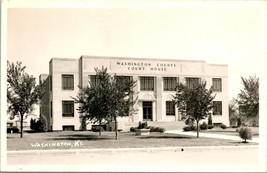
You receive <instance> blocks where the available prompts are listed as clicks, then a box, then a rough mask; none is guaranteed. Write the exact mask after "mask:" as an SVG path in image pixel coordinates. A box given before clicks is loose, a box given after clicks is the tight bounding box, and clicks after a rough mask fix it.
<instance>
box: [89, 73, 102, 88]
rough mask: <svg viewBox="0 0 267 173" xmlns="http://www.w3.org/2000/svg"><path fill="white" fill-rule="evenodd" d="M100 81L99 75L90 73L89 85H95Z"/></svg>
mask: <svg viewBox="0 0 267 173" xmlns="http://www.w3.org/2000/svg"><path fill="white" fill-rule="evenodd" d="M99 83H100V79H99V76H97V75H90V85H91V87H95V86H97V85H98V84H99Z"/></svg>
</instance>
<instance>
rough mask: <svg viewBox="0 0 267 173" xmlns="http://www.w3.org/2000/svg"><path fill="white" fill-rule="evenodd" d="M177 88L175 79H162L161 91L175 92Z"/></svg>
mask: <svg viewBox="0 0 267 173" xmlns="http://www.w3.org/2000/svg"><path fill="white" fill-rule="evenodd" d="M176 86H177V78H176V77H164V78H163V89H164V91H175V90H176Z"/></svg>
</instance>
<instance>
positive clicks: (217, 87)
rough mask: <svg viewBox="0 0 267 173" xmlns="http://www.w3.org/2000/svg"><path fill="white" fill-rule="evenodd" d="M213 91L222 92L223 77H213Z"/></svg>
mask: <svg viewBox="0 0 267 173" xmlns="http://www.w3.org/2000/svg"><path fill="white" fill-rule="evenodd" d="M212 91H216V92H222V79H221V78H212Z"/></svg>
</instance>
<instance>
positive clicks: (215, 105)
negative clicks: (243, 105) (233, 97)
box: [213, 101, 222, 115]
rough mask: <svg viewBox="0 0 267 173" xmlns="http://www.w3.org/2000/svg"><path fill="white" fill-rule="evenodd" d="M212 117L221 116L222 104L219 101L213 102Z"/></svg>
mask: <svg viewBox="0 0 267 173" xmlns="http://www.w3.org/2000/svg"><path fill="white" fill-rule="evenodd" d="M213 115H222V102H221V101H214V102H213Z"/></svg>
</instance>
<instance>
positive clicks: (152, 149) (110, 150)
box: [7, 145, 258, 156]
mask: <svg viewBox="0 0 267 173" xmlns="http://www.w3.org/2000/svg"><path fill="white" fill-rule="evenodd" d="M257 148H258V145H248V146H188V147H187V146H180V147H179V146H177V147H148V148H145V147H144V148H95V149H67V150H63V149H62V150H58V149H52V150H19V151H18V150H11V151H7V155H8V156H18V155H23V156H26V155H31V154H35V155H51V154H53V155H58V154H59V155H62V154H63V155H64V154H85V153H120V152H147V153H150V152H157V151H161V152H162V151H166V152H167V151H174V152H183V151H205V150H238V149H257Z"/></svg>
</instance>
